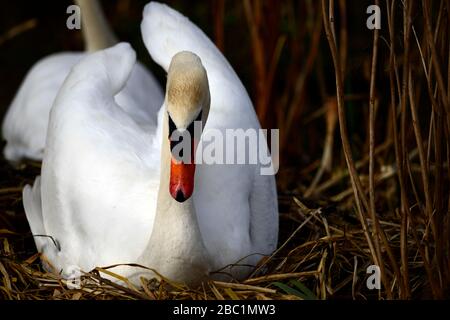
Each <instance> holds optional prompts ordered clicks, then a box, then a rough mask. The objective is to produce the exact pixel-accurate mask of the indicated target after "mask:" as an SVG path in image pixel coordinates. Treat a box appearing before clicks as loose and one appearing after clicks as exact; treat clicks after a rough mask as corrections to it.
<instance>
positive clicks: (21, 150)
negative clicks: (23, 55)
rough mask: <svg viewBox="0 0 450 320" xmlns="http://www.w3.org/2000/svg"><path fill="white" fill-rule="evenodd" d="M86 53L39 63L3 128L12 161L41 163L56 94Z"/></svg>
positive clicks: (6, 152) (30, 73)
mask: <svg viewBox="0 0 450 320" xmlns="http://www.w3.org/2000/svg"><path fill="white" fill-rule="evenodd" d="M82 56H83V53H58V54H53V55H51V56H48V57H46V58H44V59H42V60H40V61H39V62H37V63H36V64H35V65H34V66H33V67H32V68H31V69H30V71H29V72H28V74H27V75H26V77H25V79H24V81H23V82H22V84H21V86H20V88H19V90H18V91H17V94H16V96H15V97H14V99H13V101H12V103H11V105H10V106H9V108H8V111H7V113H6V115H5V118H4V120H3V125H2V134H3V138H4V139H5V140H6V142H7V144H6V146H5V148H4V150H3V153H4V156H5V158H6V159H7V160H9V161H13V162H15V161H19V160H21V159H22V158H30V159H33V160H41V159H42V157H43V151H44V146H45V137H46V134H47V125H48V115H49V112H50V108H51V106H52V104H53V101H54V100H55V97H56V94H57V92H58V90H59V88H60V87H61V85H62V83H63V82H64V79H65V78H66V76H67V74H68V73H69V71H70V69H71V68H72V66H73V65H74V64H75V63H77V62H78V61H79V60H80V59H81V57H82Z"/></svg>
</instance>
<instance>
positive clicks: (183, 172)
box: [165, 51, 210, 202]
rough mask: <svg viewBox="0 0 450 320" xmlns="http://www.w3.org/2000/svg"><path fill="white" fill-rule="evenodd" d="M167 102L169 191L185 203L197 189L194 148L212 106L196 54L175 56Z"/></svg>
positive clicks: (202, 68)
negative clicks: (195, 184)
mask: <svg viewBox="0 0 450 320" xmlns="http://www.w3.org/2000/svg"><path fill="white" fill-rule="evenodd" d="M165 105H166V108H167V121H168V123H167V127H168V134H169V136H168V138H169V140H170V151H171V165H170V184H169V189H170V190H169V191H170V194H171V195H172V197H173V198H174V199H175V200H177V201H178V202H184V201H186V200H187V199H189V197H190V196H191V195H192V193H193V192H194V175H195V161H194V159H195V150H196V147H197V145H198V142H199V139H200V136H199V134H200V132H199V131H201V128H203V125H204V124H205V122H206V119H207V117H208V113H209V105H210V95H209V85H208V76H207V74H206V70H205V68H204V67H203V65H202V62H201V60H200V58H199V57H198V56H197V55H195V54H194V53H192V52H188V51H182V52H179V53H177V54H176V55H175V56H174V57H173V58H172V61H171V63H170V66H169V71H168V74H167V87H166V97H165ZM199 129H200V130H199Z"/></svg>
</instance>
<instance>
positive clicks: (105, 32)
mask: <svg viewBox="0 0 450 320" xmlns="http://www.w3.org/2000/svg"><path fill="white" fill-rule="evenodd" d="M75 2H76V3H77V5H79V6H80V8H81V17H82V32H83V37H84V40H85V45H86V49H87V51H88V52H94V51H96V50H100V49H104V48H107V47H110V46H111V45H113V44H114V43H117V40H116V38H115V36H114V34H113V33H112V31H111V30H110V27H109V25H108V24H107V21H106V18H105V17H104V15H103V12H102V10H101V8H100V5H99V4H98V2H97V0H76V1H75ZM86 54H87V52H62V53H56V54H52V55H50V56H48V57H45V58H43V59H42V60H40V61H38V62H37V63H36V64H35V65H34V66H33V67H32V68H31V69H30V71H29V72H28V74H27V75H26V77H25V79H24V81H23V83H22V84H21V86H20V88H19V90H18V92H17V94H16V96H15V97H14V99H13V101H12V103H11V105H10V106H9V108H8V111H7V113H6V115H5V118H4V120H3V125H2V134H3V138H4V139H5V140H6V142H7V144H6V146H5V148H4V150H3V154H4V157H5V158H6V159H7V160H9V161H11V162H17V161H20V160H22V159H23V158H29V159H32V160H42V157H43V151H44V147H45V138H46V133H47V126H48V115H49V112H50V108H51V106H52V104H53V101H54V99H55V97H56V94H57V92H58V90H59V88H60V87H61V85H62V83H63V82H64V79H65V78H66V76H67V74H68V73H69V72H70V69H71V68H72V67H73V66H74V65H75V64H76V63H77V62H79V61H80V59H81V58H83V57H84V56H86ZM162 100H163V94H162V90H161V88H160V86H159V84H158V83H157V81H156V80H155V78H154V77H153V76H152V75H151V74H150V73H149V72H148V71H147V69H146V68H145V67H144V66H143V65H142V64H140V63H138V64H136V66H135V67H134V70H133V72H132V74H131V77H130V79H129V81H128V83H127V85H126V86H125V88H124V89H123V90H122V91H121V92H120V93H118V94H117V96H116V101H117V103H118V104H119V105H120V106H123V108H124V109H125V110H126V111H127V112H128V113H129V114H130V115H131V116H132V117H133V118H134V119H135V120H137V121H139V122H140V123H141V124H148V123H150V122H151V121H152V115H153V114H154V113H155V110H158V109H159V107H160V106H161V103H162Z"/></svg>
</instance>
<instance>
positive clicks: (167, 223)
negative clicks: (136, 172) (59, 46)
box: [145, 113, 210, 283]
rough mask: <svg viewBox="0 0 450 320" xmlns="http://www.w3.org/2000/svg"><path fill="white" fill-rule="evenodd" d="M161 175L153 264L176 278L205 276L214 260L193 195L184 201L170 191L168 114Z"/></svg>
mask: <svg viewBox="0 0 450 320" xmlns="http://www.w3.org/2000/svg"><path fill="white" fill-rule="evenodd" d="M163 121H164V125H163V142H162V151H161V176H160V186H159V191H158V203H157V209H156V216H155V221H154V224H153V226H154V227H153V231H152V235H151V238H150V244H149V248H148V251H147V252H148V254H149V256H148V257H149V258H148V260H147V259H145V260H147V261H148V262H147V261H145V262H146V263H147V264H148V265H149V266H150V267H152V268H155V269H156V270H157V271H159V272H161V273H162V274H163V275H164V276H165V277H168V278H170V279H172V280H175V281H177V280H181V279H183V281H184V280H185V279H191V281H190V282H192V283H195V282H198V281H200V280H202V279H203V278H205V277H206V276H207V274H208V272H209V267H210V263H209V260H208V254H207V252H206V249H205V246H204V243H203V239H202V235H201V232H200V228H199V225H198V221H197V215H196V212H195V206H194V201H193V199H192V198H193V197H190V198H189V199H188V200H186V201H185V202H183V203H179V202H177V201H176V200H174V199H173V198H172V196H171V195H170V193H169V179H170V157H171V155H170V148H169V142H168V128H167V121H168V119H167V113H166V114H165V116H164V120H163Z"/></svg>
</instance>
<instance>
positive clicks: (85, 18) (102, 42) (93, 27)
mask: <svg viewBox="0 0 450 320" xmlns="http://www.w3.org/2000/svg"><path fill="white" fill-rule="evenodd" d="M75 3H76V4H77V5H78V6H79V7H80V9H81V24H82V27H81V31H82V33H83V38H84V43H85V46H86V50H87V51H89V52H93V51H97V50H102V49H105V48H109V47H111V46H113V45H114V44H116V43H117V39H116V37H115V35H114V33H113V31H112V30H111V28H110V27H109V24H108V22H107V20H106V17H105V15H104V14H103V11H102V8H101V7H100V4H99V3H98V1H97V0H75Z"/></svg>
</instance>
